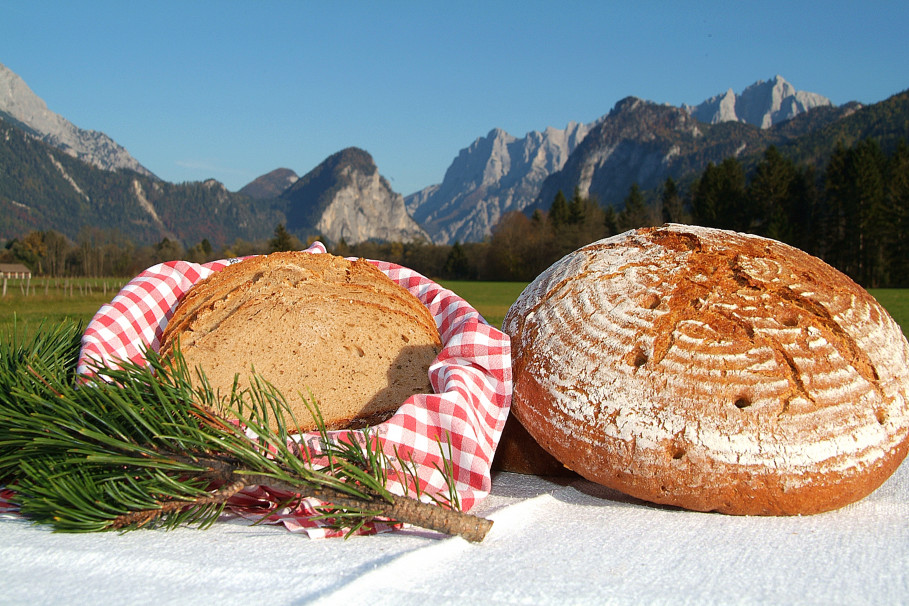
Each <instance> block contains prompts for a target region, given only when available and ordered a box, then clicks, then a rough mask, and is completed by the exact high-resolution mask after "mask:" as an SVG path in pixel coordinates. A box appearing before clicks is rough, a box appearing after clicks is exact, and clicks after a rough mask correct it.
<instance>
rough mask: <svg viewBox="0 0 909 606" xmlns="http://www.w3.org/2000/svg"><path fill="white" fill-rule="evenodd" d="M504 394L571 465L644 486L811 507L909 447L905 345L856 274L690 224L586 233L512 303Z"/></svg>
mask: <svg viewBox="0 0 909 606" xmlns="http://www.w3.org/2000/svg"><path fill="white" fill-rule="evenodd" d="M504 327H505V331H506V332H507V333H509V334H510V335H511V338H512V354H513V371H514V377H515V392H514V398H513V403H512V410H513V412H514V414H515V415H516V416H517V418H518V419H519V420H520V421H521V423H522V424H523V425H524V426H525V427H526V428H527V431H528V432H529V433H530V434H531V435H532V436H533V437H534V438H535V439H536V441H537V442H538V443H539V444H540V445H541V446H543V448H545V449H546V450H547V451H548V452H550V453H552V454H553V455H554V456H555V457H556V458H557V459H559V460H560V461H561V462H562V463H564V464H565V465H566V466H567V467H569V468H571V469H573V470H575V471H577V472H578V473H580V474H581V475H583V476H585V477H587V478H588V479H590V480H593V481H596V482H599V483H602V484H604V485H607V486H610V487H612V488H615V489H618V490H621V491H623V492H625V493H627V494H630V495H632V496H635V497H638V498H641V499H645V500H648V501H652V502H656V503H663V504H670V505H678V506H681V507H685V508H688V509H695V510H700V511H720V512H724V513H732V514H759V515H786V514H809V513H817V512H821V511H827V510H830V509H835V508H838V507H842V506H843V505H846V504H848V503H851V502H854V501H856V500H858V499H861V498H862V497H864V496H866V495H867V494H869V493H870V492H872V491H873V490H874V489H875V488H877V487H878V486H880V484H881V483H883V481H884V480H886V478H887V477H889V476H890V475H891V474H892V472H893V471H894V470H895V469H896V467H897V466H898V465H899V464H900V462H901V461H902V460H903V459H904V458H905V456H906V453H907V448H909V403H907V402H909V397H907V387H909V345H907V343H906V339H905V337H903V335H902V332H901V330H900V328H899V326H898V325H896V323H895V322H893V320H892V319H891V318H890V317H889V315H887V313H886V312H885V311H884V310H883V308H881V307H880V305H879V304H878V303H877V302H876V301H875V300H874V299H873V298H872V297H871V296H870V295H869V294H868V293H867V292H865V291H864V290H863V289H861V288H860V287H859V286H857V285H856V284H855V283H853V282H852V281H851V280H849V279H848V278H847V277H846V276H844V275H842V274H841V273H839V272H837V271H836V270H834V269H833V268H831V267H830V266H828V265H826V264H825V263H823V262H822V261H820V260H819V259H816V258H814V257H811V256H810V255H807V254H805V253H804V252H801V251H798V250H796V249H794V248H792V247H789V246H786V245H784V244H781V243H779V242H775V241H772V240H767V239H764V238H757V237H753V236H745V235H742V234H734V233H731V232H722V231H719V230H709V229H705V228H697V227H689V226H665V227H663V228H652V229H644V230H638V231H637V232H634V233H627V234H623V235H621V236H617V237H615V238H611V239H607V240H604V241H600V242H597V243H594V244H591V245H589V246H586V247H584V248H582V249H580V250H579V251H576V252H575V253H573V254H571V255H568V256H567V257H565V258H564V259H562V260H561V261H559V262H557V263H556V264H555V265H553V267H551V268H550V269H548V270H547V271H546V272H544V273H543V274H542V275H541V276H540V277H539V278H537V280H536V281H535V282H534V283H533V284H531V285H530V286H529V287H528V288H527V290H525V292H524V293H523V294H522V295H521V297H520V298H519V299H518V301H517V302H516V303H515V305H514V306H513V307H512V308H511V310H509V312H508V314H507V316H506V319H505V323H504Z"/></svg>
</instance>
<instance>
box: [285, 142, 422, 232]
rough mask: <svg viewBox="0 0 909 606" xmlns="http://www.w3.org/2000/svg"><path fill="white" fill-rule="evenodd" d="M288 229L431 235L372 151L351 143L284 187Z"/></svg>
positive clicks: (297, 230)
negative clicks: (350, 145) (387, 178)
mask: <svg viewBox="0 0 909 606" xmlns="http://www.w3.org/2000/svg"><path fill="white" fill-rule="evenodd" d="M281 198H282V199H283V200H285V201H286V203H287V209H286V212H285V214H286V216H287V229H288V230H289V231H291V232H295V233H300V234H320V235H322V236H323V237H325V238H326V239H327V240H329V241H331V242H338V241H340V240H341V239H344V240H345V241H346V242H347V243H348V244H357V243H359V242H363V241H365V240H387V241H392V240H397V241H401V242H408V241H411V240H420V239H422V240H426V241H430V237H429V235H428V234H427V233H426V232H425V231H424V230H423V229H422V228H420V226H419V225H418V224H417V223H416V222H415V221H414V220H413V219H412V218H411V216H410V215H409V214H408V213H407V209H406V207H405V205H404V198H403V196H401V194H398V193H396V192H394V191H393V190H392V189H391V186H390V185H389V183H388V181H387V180H386V179H385V178H384V177H383V176H382V175H380V174H379V170H378V168H377V167H376V164H375V162H374V161H373V159H372V156H371V155H369V153H367V152H366V151H364V150H362V149H359V148H355V147H350V148H347V149H344V150H342V151H340V152H338V153H336V154H333V155H331V156H329V157H328V158H327V159H326V160H325V161H323V162H322V163H321V164H320V165H319V166H317V167H316V168H314V169H313V170H311V171H310V172H309V173H307V174H306V175H304V176H303V177H301V178H300V179H298V180H297V181H296V182H295V183H294V184H293V185H291V186H290V187H289V188H287V189H286V190H285V191H284V192H283V193H282V194H281Z"/></svg>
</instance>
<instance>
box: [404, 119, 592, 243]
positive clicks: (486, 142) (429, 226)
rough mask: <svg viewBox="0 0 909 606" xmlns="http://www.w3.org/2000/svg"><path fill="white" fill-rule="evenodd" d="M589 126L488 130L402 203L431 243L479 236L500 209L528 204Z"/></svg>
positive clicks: (494, 219) (484, 232)
mask: <svg viewBox="0 0 909 606" xmlns="http://www.w3.org/2000/svg"><path fill="white" fill-rule="evenodd" d="M589 130H590V125H585V124H578V123H575V122H572V123H570V124H569V125H568V126H567V127H566V128H565V129H556V128H547V129H546V130H544V131H543V132H538V131H532V132H530V133H528V134H527V135H525V136H524V137H522V138H520V139H519V138H516V137H514V136H512V135H510V134H508V133H507V132H505V131H504V130H502V129H498V128H496V129H493V130H492V131H490V132H489V134H487V135H486V136H485V137H480V138H478V139H477V140H476V141H474V142H473V144H471V145H470V146H469V147H467V148H465V149H462V150H461V152H460V153H459V154H458V156H457V158H455V160H454V161H453V162H452V164H451V166H450V167H449V168H448V170H447V171H446V172H445V178H444V179H443V181H442V183H441V184H437V185H431V186H430V187H427V188H425V189H423V190H421V191H419V192H416V193H414V194H411V195H410V196H407V198H406V203H407V208H408V209H409V210H410V211H411V213H413V217H414V219H416V220H417V221H418V222H419V223H420V224H421V225H423V227H424V228H425V229H426V231H428V232H429V234H430V235H431V236H432V239H433V241H435V242H437V243H448V244H450V243H453V242H455V241H460V242H474V241H480V240H482V239H483V238H485V237H486V236H488V235H489V234H490V231H491V229H492V227H493V226H494V225H495V224H496V222H498V220H499V218H500V217H501V216H502V215H503V214H505V213H507V212H510V211H513V210H524V209H525V208H527V207H528V206H529V205H530V204H532V203H533V201H534V199H535V198H536V196H537V193H538V192H539V189H540V185H541V184H542V183H543V180H544V179H546V177H547V176H549V174H551V173H552V172H553V171H556V170H558V169H560V168H561V167H562V166H563V165H564V164H565V161H566V160H567V159H568V156H569V154H571V152H572V151H574V149H575V148H576V147H577V146H578V144H579V143H580V142H581V141H582V140H583V139H584V137H585V136H586V135H587V132H588V131H589Z"/></svg>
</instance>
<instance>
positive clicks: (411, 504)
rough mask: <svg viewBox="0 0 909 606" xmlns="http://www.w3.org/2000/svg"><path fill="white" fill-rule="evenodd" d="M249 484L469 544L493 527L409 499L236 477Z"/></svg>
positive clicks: (487, 522) (263, 477)
mask: <svg viewBox="0 0 909 606" xmlns="http://www.w3.org/2000/svg"><path fill="white" fill-rule="evenodd" d="M235 477H238V478H242V479H243V480H244V481H246V482H248V484H249V485H253V484H260V485H263V486H269V487H271V488H275V489H277V490H285V491H287V492H293V493H296V494H299V495H301V496H307V497H312V498H314V499H318V500H320V501H322V502H323V503H325V504H327V505H329V506H331V507H335V508H338V509H352V510H360V511H364V510H365V511H372V512H377V515H378V516H381V517H384V518H388V519H390V520H394V521H396V522H402V523H404V524H411V525H413V526H419V527H420V528H426V529H428V530H435V531H437V532H442V533H445V534H449V535H457V536H460V537H463V538H464V539H467V540H468V541H472V542H474V543H479V542H481V541H482V540H483V539H484V538H485V537H486V534H487V533H488V532H489V530H490V529H491V528H492V520H486V519H484V518H480V517H477V516H475V515H471V514H469V513H464V512H462V511H457V510H454V509H446V508H444V507H440V506H438V505H431V504H429V503H423V502H422V501H418V500H416V499H412V498H410V497H401V496H398V495H391V502H389V501H388V500H386V499H385V498H384V497H382V496H381V495H371V497H370V498H369V499H359V498H357V497H354V496H352V495H349V494H347V493H345V492H342V491H340V490H336V489H333V488H322V487H310V486H304V487H301V486H294V485H290V484H285V483H283V482H278V481H275V480H274V479H273V478H270V477H268V476H261V475H252V474H249V475H247V474H235Z"/></svg>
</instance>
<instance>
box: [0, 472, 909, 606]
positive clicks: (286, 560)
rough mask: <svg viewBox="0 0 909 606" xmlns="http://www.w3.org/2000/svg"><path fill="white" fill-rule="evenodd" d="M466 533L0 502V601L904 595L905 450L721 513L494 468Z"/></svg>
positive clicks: (597, 600) (908, 498)
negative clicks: (2, 506) (162, 523)
mask: <svg viewBox="0 0 909 606" xmlns="http://www.w3.org/2000/svg"><path fill="white" fill-rule="evenodd" d="M474 513H477V514H479V515H483V516H486V517H489V518H491V519H493V520H495V526H494V527H493V529H492V531H491V532H490V534H489V535H488V537H487V538H486V540H485V541H484V542H483V543H481V544H470V543H467V542H466V541H464V540H462V539H458V538H448V537H442V536H440V535H436V534H433V533H429V532H425V531H422V530H418V529H408V530H404V531H400V532H395V533H390V534H382V535H377V536H365V537H356V538H353V539H349V540H346V541H345V540H343V539H324V540H310V539H308V538H306V537H305V535H296V534H291V533H289V532H287V531H286V530H284V529H283V528H280V527H267V526H256V527H250V526H248V525H247V523H246V522H241V521H224V522H219V523H217V524H215V525H214V526H213V527H212V528H210V529H208V530H204V531H201V530H195V529H189V528H183V529H178V530H172V531H163V530H151V531H136V532H131V533H125V534H116V533H102V534H86V535H72V534H56V533H52V532H51V531H50V530H49V529H48V528H46V527H37V526H32V525H30V524H29V523H28V522H27V521H24V520H22V519H20V518H17V517H15V516H10V515H4V516H0V603H2V604H91V605H96V604H156V605H160V604H260V603H261V604H269V605H276V604H303V603H306V604H309V603H314V604H319V603H322V604H370V605H378V604H394V605H396V606H399V605H405V604H461V603H463V604H473V603H478V604H782V603H795V604H823V605H829V604H850V605H851V604H906V603H909V464H907V465H903V466H902V467H901V468H900V469H899V470H897V472H896V474H894V476H893V477H891V478H890V480H888V481H887V483H885V484H884V486H883V487H881V488H880V489H879V490H878V491H876V492H875V493H874V494H872V495H871V496H870V497H868V498H866V499H865V500H863V501H861V502H859V503H857V504H854V505H851V506H849V507H846V508H844V509H841V510H839V511H836V512H832V513H827V514H822V515H817V516H810V517H792V518H757V517H730V516H723V515H719V514H702V513H694V512H690V511H682V510H677V509H672V508H666V507H659V506H653V505H649V504H645V503H642V502H640V501H637V500H634V499H630V498H628V497H625V496H623V495H621V494H618V493H616V492H614V491H611V490H608V489H606V488H603V487H600V486H597V485H595V484H591V483H589V482H586V481H582V480H563V481H554V480H552V479H544V478H539V477H533V476H522V475H517V474H510V473H499V474H497V475H495V476H494V478H493V491H492V494H491V495H490V496H489V497H488V498H487V499H486V500H484V501H483V502H481V503H480V504H479V505H478V506H477V507H475V508H474Z"/></svg>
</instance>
